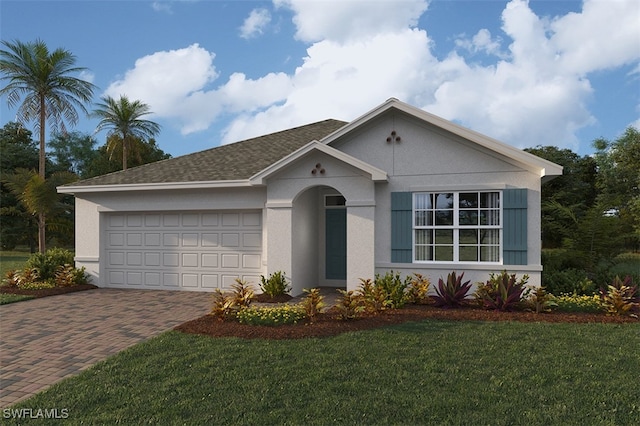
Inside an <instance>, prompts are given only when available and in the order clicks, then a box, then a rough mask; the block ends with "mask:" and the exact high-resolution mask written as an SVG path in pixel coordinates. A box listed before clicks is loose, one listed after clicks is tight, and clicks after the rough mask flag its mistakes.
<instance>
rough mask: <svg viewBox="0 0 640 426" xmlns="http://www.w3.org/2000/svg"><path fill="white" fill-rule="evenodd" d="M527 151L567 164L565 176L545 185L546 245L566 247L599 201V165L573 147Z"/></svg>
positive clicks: (544, 243) (564, 168)
mask: <svg viewBox="0 0 640 426" xmlns="http://www.w3.org/2000/svg"><path fill="white" fill-rule="evenodd" d="M525 151H527V152H530V153H532V154H534V155H537V156H538V157H541V158H544V159H546V160H549V161H553V162H554V163H556V164H560V165H561V166H562V167H563V171H562V176H558V177H556V178H555V179H553V180H552V181H550V182H547V183H545V184H543V185H542V188H541V192H542V194H541V200H542V245H543V247H545V248H558V247H562V246H563V243H564V242H565V240H567V239H571V238H574V237H575V234H576V232H578V223H579V221H580V219H581V218H583V217H585V216H586V215H587V212H588V210H589V209H590V208H591V207H592V206H593V205H594V204H595V202H596V195H597V189H596V178H597V165H596V162H595V160H594V159H593V158H591V157H589V156H585V157H580V156H579V155H578V154H576V153H574V152H573V151H571V150H569V149H560V148H558V147H555V146H544V147H542V146H538V147H535V148H529V149H526V150H525Z"/></svg>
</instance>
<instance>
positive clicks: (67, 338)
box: [0, 289, 211, 408]
mask: <svg viewBox="0 0 640 426" xmlns="http://www.w3.org/2000/svg"><path fill="white" fill-rule="evenodd" d="M210 309H211V293H200V292H186V291H185V292H178V291H154V290H116V289H97V290H89V291H82V292H78V293H70V294H65V295H59V296H52V297H45V298H42V299H34V300H28V301H25V302H18V303H12V304H8V305H3V306H0V408H5V407H7V406H9V405H11V404H14V403H16V402H18V401H20V400H23V399H26V398H29V397H31V396H33V395H34V394H35V393H37V392H40V391H42V390H44V389H46V388H48V387H49V386H51V385H52V384H54V383H56V382H58V381H60V380H62V379H64V378H66V377H69V376H73V375H75V374H78V373H79V372H80V371H82V370H85V369H87V368H88V367H90V366H91V365H93V364H95V363H96V362H98V361H101V360H104V359H105V358H107V357H109V356H111V355H114V354H116V353H118V352H120V351H121V350H123V349H126V348H128V347H129V346H133V345H135V344H136V343H139V342H141V341H143V340H146V339H148V338H150V337H152V336H155V335H157V334H160V333H161V332H163V331H166V330H169V329H171V328H172V327H174V326H176V325H178V324H181V323H183V322H185V321H188V320H190V319H194V318H197V317H199V316H201V315H204V314H206V313H208V312H209V311H210Z"/></svg>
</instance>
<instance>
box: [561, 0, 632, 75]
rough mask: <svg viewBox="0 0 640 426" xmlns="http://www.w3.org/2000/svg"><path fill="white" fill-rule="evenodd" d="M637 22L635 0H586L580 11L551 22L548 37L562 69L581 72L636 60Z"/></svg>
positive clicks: (616, 65)
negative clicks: (550, 32) (551, 33)
mask: <svg viewBox="0 0 640 426" xmlns="http://www.w3.org/2000/svg"><path fill="white" fill-rule="evenodd" d="M639 23H640V2H638V1H637V0H609V1H602V0H585V2H584V5H583V8H582V12H581V13H569V14H567V15H565V16H562V17H559V18H557V19H556V20H554V21H553V22H552V23H551V25H550V30H551V31H553V35H552V37H551V40H552V42H553V43H554V45H555V46H556V49H557V51H558V52H559V54H560V55H561V62H562V66H563V68H564V69H565V70H566V71H571V72H575V73H578V74H584V73H588V72H592V71H598V70H603V69H609V68H615V67H618V66H620V65H624V64H629V63H633V62H635V61H638V59H640V24H639Z"/></svg>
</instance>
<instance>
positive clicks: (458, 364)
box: [12, 321, 640, 425]
mask: <svg viewBox="0 0 640 426" xmlns="http://www.w3.org/2000/svg"><path fill="white" fill-rule="evenodd" d="M639 347H640V324H624V325H615V324H549V323H517V322H513V323H511V322H503V323H497V322H496V323H493V322H492V323H480V322H447V321H424V322H419V323H407V324H403V325H398V326H393V327H388V328H383V329H378V330H371V331H363V332H356V333H348V334H343V335H340V336H336V337H333V338H327V339H304V340H290V341H270V340H243V339H236V338H218V339H211V338H208V337H203V336H194V335H186V334H181V333H178V332H168V333H165V334H163V335H161V336H158V337H156V338H153V339H150V340H148V341H146V342H144V343H142V344H139V345H136V346H134V347H132V348H130V349H129V350H126V351H124V352H121V353H120V354H118V355H116V356H114V357H112V358H110V359H108V360H106V361H105V362H102V363H99V364H97V365H95V366H94V367H93V368H90V369H89V370H87V371H85V372H83V373H82V374H80V375H79V376H76V377H74V378H71V379H68V380H65V381H63V382H61V383H59V384H57V385H55V386H53V387H51V388H50V389H49V390H47V391H45V392H44V393H41V394H38V395H36V396H35V397H33V398H31V399H29V400H27V401H23V402H22V403H20V404H18V405H16V406H14V407H12V408H14V409H15V408H30V409H34V410H35V409H38V408H49V409H51V408H57V409H58V410H61V409H67V410H68V416H69V417H68V419H67V421H68V423H70V424H81V423H84V424H115V423H124V424H142V423H149V424H248V425H258V424H294V425H298V424H300V425H301V424H304V425H314V424H320V425H325V424H331V425H333V424H349V425H351V424H367V425H374V424H385V425H386V424H411V425H413V424H491V425H506V424H508V425H518V424H522V425H543V424H544V425H547V424H563V425H584V424H611V425H614V424H620V425H622V424H640V390H639V388H638V377H640V351H638V348H639ZM36 421H38V420H36ZM22 423H23V422H21V424H22ZM27 423H28V422H27Z"/></svg>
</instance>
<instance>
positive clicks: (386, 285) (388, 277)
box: [373, 271, 411, 309]
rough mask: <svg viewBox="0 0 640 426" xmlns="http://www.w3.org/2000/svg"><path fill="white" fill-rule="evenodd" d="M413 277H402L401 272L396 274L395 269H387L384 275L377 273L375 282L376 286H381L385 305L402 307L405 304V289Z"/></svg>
mask: <svg viewBox="0 0 640 426" xmlns="http://www.w3.org/2000/svg"><path fill="white" fill-rule="evenodd" d="M410 281H411V277H406V278H405V279H404V280H402V279H400V274H399V273H396V274H394V273H393V271H387V273H385V274H384V275H380V274H376V279H375V281H374V283H373V285H374V286H375V287H379V288H380V289H381V291H382V293H383V294H384V298H385V305H386V306H388V307H390V308H392V309H398V308H402V307H403V306H404V304H405V301H406V299H405V294H404V291H405V289H406V288H407V286H408V285H409V282H410Z"/></svg>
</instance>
